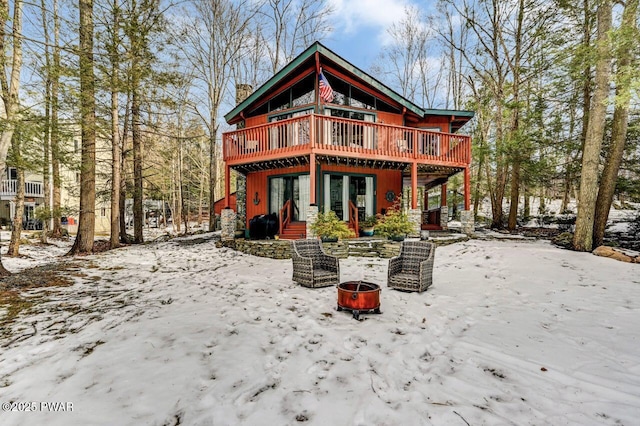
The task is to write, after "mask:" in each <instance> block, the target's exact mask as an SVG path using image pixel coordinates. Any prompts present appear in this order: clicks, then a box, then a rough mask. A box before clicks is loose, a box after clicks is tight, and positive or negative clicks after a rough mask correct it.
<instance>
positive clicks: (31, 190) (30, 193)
mask: <svg viewBox="0 0 640 426" xmlns="http://www.w3.org/2000/svg"><path fill="white" fill-rule="evenodd" d="M17 189H18V181H17V180H15V179H11V180H3V181H1V182H0V195H2V196H16V194H17V193H18V191H17ZM24 196H25V197H44V191H43V188H42V182H28V181H27V182H25V183H24Z"/></svg>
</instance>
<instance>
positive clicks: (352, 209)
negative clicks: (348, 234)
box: [349, 200, 360, 237]
mask: <svg viewBox="0 0 640 426" xmlns="http://www.w3.org/2000/svg"><path fill="white" fill-rule="evenodd" d="M349 225H352V226H353V231H354V232H355V233H356V237H357V236H358V232H359V230H360V228H359V226H358V208H357V207H356V205H355V204H353V201H351V200H349Z"/></svg>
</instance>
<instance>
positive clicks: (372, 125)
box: [222, 42, 474, 238]
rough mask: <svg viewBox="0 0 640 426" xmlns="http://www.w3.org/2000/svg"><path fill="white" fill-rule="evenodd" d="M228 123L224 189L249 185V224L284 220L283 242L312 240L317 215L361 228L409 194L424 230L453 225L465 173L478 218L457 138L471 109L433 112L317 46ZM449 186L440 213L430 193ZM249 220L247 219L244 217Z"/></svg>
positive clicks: (465, 153)
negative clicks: (452, 204)
mask: <svg viewBox="0 0 640 426" xmlns="http://www.w3.org/2000/svg"><path fill="white" fill-rule="evenodd" d="M237 101H238V102H239V104H238V105H237V106H236V107H235V108H234V109H233V110H232V111H230V112H229V113H228V114H226V115H225V119H226V121H227V123H229V124H231V125H236V130H234V131H230V132H226V133H224V134H223V139H222V144H223V146H222V149H223V159H224V162H225V167H226V173H225V188H226V192H225V193H226V194H230V179H231V170H235V171H236V172H237V173H239V174H241V175H243V176H245V177H246V189H245V191H244V197H243V196H240V195H239V196H238V199H237V203H236V206H233V205H231V202H230V198H229V196H227V199H226V203H225V204H226V206H228V207H230V208H231V209H234V207H235V210H236V211H240V212H241V214H240V217H242V220H245V221H246V225H247V228H249V226H248V225H249V220H250V219H251V218H252V217H254V216H256V215H260V214H268V213H274V214H276V215H277V216H278V221H279V227H280V237H281V238H299V237H304V236H305V235H306V229H307V225H308V223H307V222H308V221H311V220H313V218H314V217H315V212H317V211H320V212H328V211H329V210H333V211H334V212H336V214H337V215H338V217H341V218H342V219H343V220H344V221H346V222H348V223H349V225H350V226H351V227H352V228H354V229H357V227H358V225H357V224H358V222H359V221H361V220H363V219H364V218H365V217H367V216H371V215H375V214H378V213H382V212H384V211H385V210H386V209H388V208H389V207H390V206H392V205H393V203H394V201H395V200H396V198H397V197H398V196H401V195H403V196H404V198H405V201H404V202H405V206H406V207H407V208H408V212H409V217H410V218H412V220H413V222H414V223H415V226H416V231H417V230H418V229H419V228H421V229H440V228H441V227H442V226H446V220H447V218H446V216H447V211H448V209H447V208H446V205H447V204H446V193H447V190H446V186H447V181H448V180H449V178H451V177H452V176H454V175H456V174H458V173H463V175H464V210H465V213H467V214H465V215H463V216H464V217H465V218H466V219H467V220H471V221H472V215H470V211H469V210H470V191H471V189H470V163H471V138H470V137H469V136H466V135H461V134H457V133H456V132H457V131H458V130H459V129H460V128H461V127H462V126H463V125H464V124H465V123H467V122H468V121H469V120H470V119H471V118H472V117H473V115H474V113H473V112H471V111H453V110H440V109H424V108H422V107H420V106H418V105H415V104H414V103H413V102H411V101H409V100H408V99H406V98H404V97H403V96H401V95H399V94H398V93H396V92H395V91H393V90H391V89H390V88H389V87H387V86H385V85H384V84H382V83H381V82H379V81H378V80H377V79H375V78H374V77H372V76H370V75H369V74H367V73H365V72H364V71H362V70H360V69H358V68H357V67H355V66H354V65H352V64H350V63H349V62H347V61H346V60H344V59H343V58H341V57H340V56H338V55H337V54H335V53H334V52H332V51H331V50H329V49H327V48H326V47H325V46H323V45H322V44H320V43H318V42H316V43H314V44H313V45H311V46H310V47H309V48H307V49H306V50H305V51H304V52H303V53H302V54H300V55H299V56H298V57H297V58H295V59H294V60H293V61H291V62H290V63H289V64H288V65H286V66H285V67H284V68H283V69H281V70H280V71H279V72H278V73H276V74H275V75H274V76H273V77H272V78H271V79H269V80H268V81H267V82H266V83H265V84H263V85H262V86H261V87H259V88H257V89H256V90H255V91H254V92H253V93H250V94H248V96H246V98H245V97H241V98H239V99H237ZM437 186H440V187H441V188H442V189H441V194H442V195H441V197H440V199H441V203H440V204H441V205H438V206H429V203H428V193H427V192H428V190H429V189H431V188H436V187H437ZM243 213H244V214H243Z"/></svg>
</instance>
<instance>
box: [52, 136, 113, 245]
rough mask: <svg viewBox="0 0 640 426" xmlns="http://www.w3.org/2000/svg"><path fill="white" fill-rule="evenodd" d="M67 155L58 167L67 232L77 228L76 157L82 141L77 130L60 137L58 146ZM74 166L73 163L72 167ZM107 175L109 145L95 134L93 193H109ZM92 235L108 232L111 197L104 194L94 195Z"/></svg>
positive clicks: (79, 151) (78, 170)
mask: <svg viewBox="0 0 640 426" xmlns="http://www.w3.org/2000/svg"><path fill="white" fill-rule="evenodd" d="M60 148H61V149H62V150H64V152H66V154H67V158H68V159H69V161H68V164H67V165H61V167H60V180H61V189H60V204H61V205H62V208H63V209H64V210H65V211H66V212H67V215H68V216H67V217H68V218H71V219H72V220H68V224H67V225H66V228H67V230H68V231H69V233H71V234H75V233H76V232H77V231H78V219H79V212H80V161H81V153H82V141H81V139H80V134H79V131H78V133H77V134H74V136H73V138H71V139H68V140H67V141H64V142H63V143H62V144H61V147H60ZM72 166H75V167H72ZM110 175H111V145H110V144H109V142H108V141H106V140H104V139H100V138H98V139H97V140H96V193H97V194H98V193H105V191H106V193H107V194H109V182H108V178H109V177H110ZM95 211H96V216H95V217H96V224H95V233H96V235H102V236H104V235H108V234H109V233H110V232H111V201H110V199H108V198H104V197H100V196H98V195H96V210H95Z"/></svg>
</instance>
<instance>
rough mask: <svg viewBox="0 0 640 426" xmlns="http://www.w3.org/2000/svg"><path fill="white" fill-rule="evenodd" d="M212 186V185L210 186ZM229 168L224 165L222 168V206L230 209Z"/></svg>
mask: <svg viewBox="0 0 640 426" xmlns="http://www.w3.org/2000/svg"><path fill="white" fill-rule="evenodd" d="M213 185H214V184H213V183H212V184H211V186H213ZM230 197H231V167H229V166H228V165H225V167H224V206H225V208H230V207H231V206H230V205H229V204H230V203H231V198H230Z"/></svg>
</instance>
